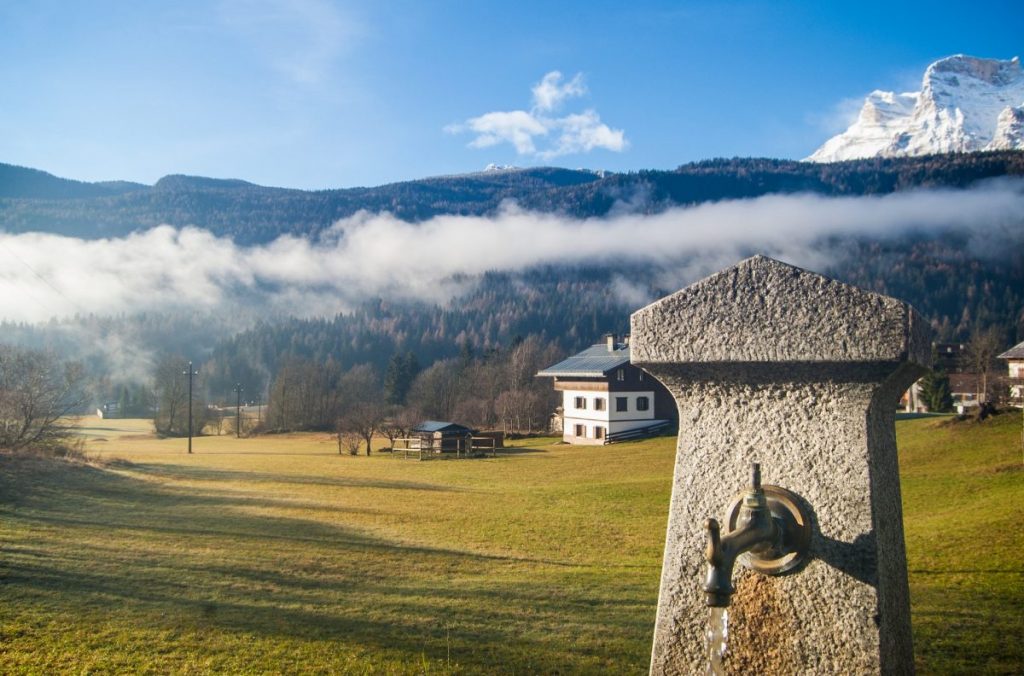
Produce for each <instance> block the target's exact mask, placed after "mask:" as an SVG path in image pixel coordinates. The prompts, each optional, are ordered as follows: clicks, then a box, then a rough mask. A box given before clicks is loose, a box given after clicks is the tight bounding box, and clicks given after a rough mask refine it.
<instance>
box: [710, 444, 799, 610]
mask: <svg viewBox="0 0 1024 676" xmlns="http://www.w3.org/2000/svg"><path fill="white" fill-rule="evenodd" d="M704 528H705V530H706V531H707V538H708V544H707V549H706V550H705V553H704V558H705V559H706V560H707V562H708V574H707V580H706V581H705V583H704V593H705V594H706V596H707V605H709V606H711V607H717V608H724V607H726V606H728V605H729V600H730V598H731V597H732V594H733V592H734V591H735V589H734V588H733V586H732V571H733V567H734V566H735V564H736V559H737V558H738V557H739V556H740V555H741V554H743V553H745V552H749V551H753V552H755V553H758V552H770V551H772V550H776V549H778V548H779V546H780V545H781V540H782V535H783V531H782V527H780V526H779V524H778V523H776V520H775V518H774V517H773V515H772V511H771V508H770V507H769V504H768V499H767V498H766V497H765V493H764V489H762V487H761V466H760V465H759V464H757V463H754V466H753V471H752V477H751V481H750V488H749V489H748V490H747V492H746V493H744V495H743V497H742V504H741V506H740V510H739V514H738V518H737V520H736V528H735V529H734V530H731V531H729V532H728V533H726V534H725V535H722V534H721V526H719V524H718V521H717V520H716V519H708V520H707V521H705V522H704Z"/></svg>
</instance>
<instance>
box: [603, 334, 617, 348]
mask: <svg viewBox="0 0 1024 676" xmlns="http://www.w3.org/2000/svg"><path fill="white" fill-rule="evenodd" d="M604 339H605V340H606V341H608V351H609V352H614V351H615V334H614V333H609V334H606V335H605V337H604Z"/></svg>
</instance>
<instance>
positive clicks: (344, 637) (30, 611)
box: [0, 416, 1024, 674]
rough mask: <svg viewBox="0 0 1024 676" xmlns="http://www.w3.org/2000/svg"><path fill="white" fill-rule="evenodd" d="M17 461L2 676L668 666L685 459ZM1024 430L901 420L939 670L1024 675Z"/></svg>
mask: <svg viewBox="0 0 1024 676" xmlns="http://www.w3.org/2000/svg"><path fill="white" fill-rule="evenodd" d="M84 425H85V428H84V430H83V431H84V433H85V434H87V435H88V444H87V452H88V453H89V455H90V456H91V457H92V458H94V459H95V462H92V463H89V464H74V463H65V462H58V461H52V460H43V459H32V458H11V457H0V463H2V465H0V535H2V552H0V672H3V673H11V672H14V673H19V672H29V673H52V672H81V673H95V672H100V673H102V672H132V673H168V672H178V673H180V672H187V673H195V672H207V671H218V672H232V673H236V672H245V673H278V672H304V673H308V672H324V673H328V672H329V673H520V674H522V673H578V672H590V673H594V672H600V673H615V674H620V673H622V674H625V673H644V672H646V669H647V663H648V659H649V650H650V641H651V635H652V630H653V623H654V613H655V607H656V604H657V586H658V577H659V575H660V568H661V549H662V546H663V541H664V530H665V521H666V515H667V507H668V499H669V491H670V484H671V473H672V464H673V448H674V442H673V440H671V439H657V440H651V441H647V442H642V443H636V444H629V445H621V446H608V447H582V448H581V447H571V446H564V445H560V444H555V443H554V441H555V440H546V441H544V440H541V441H537V440H534V441H533V442H531V443H530V444H529V447H526V446H522V447H520V448H515V449H512V451H511V452H509V453H508V454H506V455H504V456H502V457H499V458H497V459H477V460H461V461H431V462H416V461H403V460H397V459H394V458H392V457H390V456H388V455H385V454H381V455H374V456H372V457H370V458H367V457H365V456H359V457H352V456H348V455H344V456H342V455H338V453H337V446H336V444H335V442H334V440H333V438H331V437H330V436H327V435H295V436H267V437H261V438H257V439H242V440H236V439H234V438H231V437H205V438H200V439H197V440H196V442H195V451H196V452H195V454H193V455H191V456H189V455H186V454H185V453H184V447H185V444H184V442H183V441H182V440H158V439H154V438H153V437H152V435H151V433H150V426H149V425H148V424H147V423H146V422H144V421H98V420H95V419H91V420H86V421H85V422H84ZM1019 425H1020V420H1019V418H1011V417H1010V416H1000V417H998V418H997V419H996V420H994V421H993V422H991V423H986V424H984V425H980V426H979V425H970V424H958V425H949V424H944V423H943V421H942V420H935V419H922V420H914V421H905V422H901V423H899V424H898V426H897V428H898V433H899V441H900V449H901V462H902V472H903V475H902V476H903V485H904V499H905V517H906V523H907V546H908V555H909V559H910V569H911V586H912V599H913V622H914V637H915V649H916V654H917V663H918V670H919V672H921V673H957V672H958V673H984V672H989V673H1014V672H1020V670H1021V668H1022V664H1024V647H1022V644H1024V641H1022V639H1024V624H1022V616H1024V611H1022V610H1021V609H1022V608H1024V590H1022V586H1024V574H1022V571H1024V566H1022V562H1024V537H1022V533H1024V529H1022V528H1021V526H1020V524H1021V523H1022V519H1024V513H1022V507H1021V497H1022V496H1024V489H1022V483H1021V482H1022V479H1024V476H1022V472H1021V469H1020V467H1021V465H1020V451H1019Z"/></svg>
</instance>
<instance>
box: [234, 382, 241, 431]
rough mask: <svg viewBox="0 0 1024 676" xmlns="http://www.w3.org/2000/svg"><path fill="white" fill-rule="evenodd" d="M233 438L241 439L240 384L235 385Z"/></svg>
mask: <svg viewBox="0 0 1024 676" xmlns="http://www.w3.org/2000/svg"><path fill="white" fill-rule="evenodd" d="M235 438H236V439H241V438H242V383H235Z"/></svg>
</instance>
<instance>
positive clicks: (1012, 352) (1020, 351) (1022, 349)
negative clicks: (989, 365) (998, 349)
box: [999, 343, 1024, 359]
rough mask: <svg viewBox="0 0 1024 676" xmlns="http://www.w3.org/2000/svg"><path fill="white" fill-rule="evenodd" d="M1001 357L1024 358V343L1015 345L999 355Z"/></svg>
mask: <svg viewBox="0 0 1024 676" xmlns="http://www.w3.org/2000/svg"><path fill="white" fill-rule="evenodd" d="M999 358H1000V359H1024V343H1018V344H1017V345H1014V346H1013V347H1011V348H1010V349H1009V350H1007V351H1006V352H1004V353H1002V354H1001V355H999Z"/></svg>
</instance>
